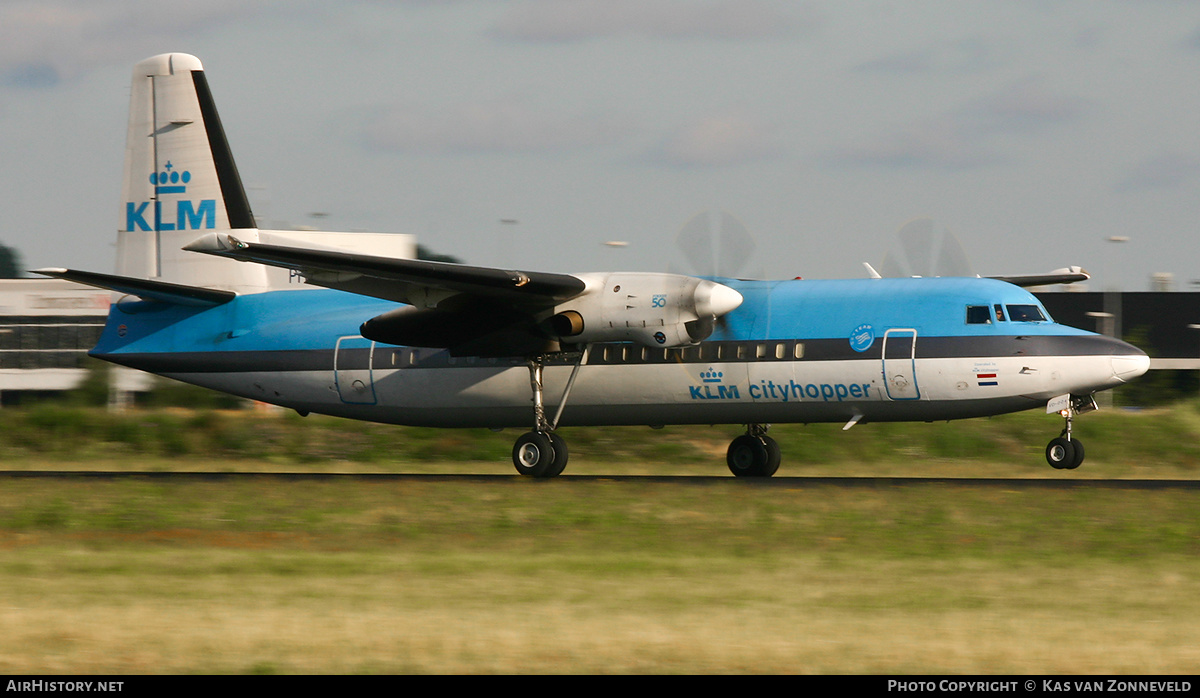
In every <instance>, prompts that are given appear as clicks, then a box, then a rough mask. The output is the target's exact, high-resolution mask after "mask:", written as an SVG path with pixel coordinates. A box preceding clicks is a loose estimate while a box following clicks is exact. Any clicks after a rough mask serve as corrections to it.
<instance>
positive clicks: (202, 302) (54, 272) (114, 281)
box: [33, 269, 237, 306]
mask: <svg viewBox="0 0 1200 698" xmlns="http://www.w3.org/2000/svg"><path fill="white" fill-rule="evenodd" d="M33 273H35V274H41V275H42V276H53V277H54V278H56V279H65V280H66V281H74V282H75V283H77V284H83V285H85V286H95V287H96V288H106V289H109V290H111V291H116V292H117V293H127V294H129V295H131V296H138V297H139V298H142V299H143V300H148V301H159V302H161V303H174V304H175V305H191V306H212V305H221V304H222V303H228V302H229V301H231V300H233V299H234V298H235V297H237V294H236V293H234V292H232V291H218V290H216V289H211V288H200V287H198V286H185V285H183V284H172V283H167V282H166V281H152V280H150V279H135V278H133V277H129V276H116V275H114V274H97V273H95V272H90V271H76V270H74V269H35V270H34V272H33Z"/></svg>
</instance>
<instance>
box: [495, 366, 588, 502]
mask: <svg viewBox="0 0 1200 698" xmlns="http://www.w3.org/2000/svg"><path fill="white" fill-rule="evenodd" d="M586 357H587V349H586V347H585V348H584V350H583V352H581V353H580V355H579V360H578V361H577V362H576V363H575V366H574V368H572V369H571V377H570V378H568V379H567V387H566V390H564V391H563V396H562V400H560V401H559V403H558V410H557V411H556V412H555V414H554V419H553V420H550V419H547V418H546V405H545V402H544V401H543V399H542V392H543V391H542V369H543V368H544V367H545V365H546V357H545V355H541V354H539V355H537V356H533V357H530V359H529V386H530V389H531V390H532V392H533V431H527V432H525V433H524V434H521V436H519V437H518V438H517V442H516V443H515V444H513V450H512V459H513V465H514V466H516V468H517V472H518V473H520V474H522V475H525V476H527V477H537V478H546V477H557V476H558V475H560V474H561V473H562V471H563V469H564V468H566V467H567V455H568V451H567V442H566V441H565V440H563V438H562V437H561V436H559V435H558V434H555V433H554V430H555V429H556V428H557V427H558V420H559V418H560V417H562V411H563V408H564V407H565V406H566V404H567V396H569V395H570V394H571V386H573V385H575V376H577V375H579V367H580V366H582V365H583V363H584V361H585V359H586Z"/></svg>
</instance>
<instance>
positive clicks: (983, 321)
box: [967, 305, 992, 325]
mask: <svg viewBox="0 0 1200 698" xmlns="http://www.w3.org/2000/svg"><path fill="white" fill-rule="evenodd" d="M991 322H992V314H991V312H990V311H988V307H987V306H986V305H968V306H967V324H968V325H988V324H991Z"/></svg>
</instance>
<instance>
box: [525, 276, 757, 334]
mask: <svg viewBox="0 0 1200 698" xmlns="http://www.w3.org/2000/svg"><path fill="white" fill-rule="evenodd" d="M577 276H579V278H581V279H583V280H584V281H585V282H586V283H587V285H588V290H587V291H585V292H584V293H583V294H582V295H580V296H577V297H575V298H572V299H571V300H570V301H568V302H566V303H563V304H562V305H560V306H558V307H556V308H555V311H556V312H555V314H554V316H552V317H551V318H550V319H549V320H548V321H547V322H546V324H545V327H546V331H547V332H548V333H549V334H551V335H552V336H554V337H556V338H557V339H559V340H560V341H563V342H568V343H575V344H579V343H590V342H637V343H638V344H642V345H645V346H648V347H677V346H684V345H688V344H696V343H698V342H700V341H702V340H704V339H705V338H707V337H708V336H709V335H710V334H712V331H713V327H714V323H715V320H716V318H718V317H720V316H722V315H724V314H725V313H728V312H730V311H731V310H733V309H735V308H737V307H738V306H739V305H741V303H742V294H740V293H738V292H737V291H735V290H733V289H732V288H729V287H728V286H725V285H722V284H718V283H716V282H713V281H707V280H705V279H698V278H696V277H694V276H683V275H680V274H651V273H634V272H618V273H612V274H578V275H577Z"/></svg>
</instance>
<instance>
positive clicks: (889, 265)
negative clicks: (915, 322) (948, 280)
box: [879, 218, 975, 277]
mask: <svg viewBox="0 0 1200 698" xmlns="http://www.w3.org/2000/svg"><path fill="white" fill-rule="evenodd" d="M896 238H897V240H898V245H899V246H898V247H894V248H893V249H892V250H890V251H888V253H887V254H886V255H885V256H884V258H883V262H882V263H881V264H880V265H879V273H880V275H881V276H884V277H908V276H975V271H974V270H973V269H972V268H971V262H970V261H969V260H968V259H967V253H966V251H964V250H963V246H962V243H960V242H959V241H958V236H957V235H955V234H954V233H952V232H950V230H949V229H948V228H945V227H939V226H938V225H937V224H936V223H934V220H933V219H932V218H917V219H914V220H911V221H909V222H908V223H905V224H904V225H903V226H902V227H901V228H900V231H899V232H897V233H896Z"/></svg>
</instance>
